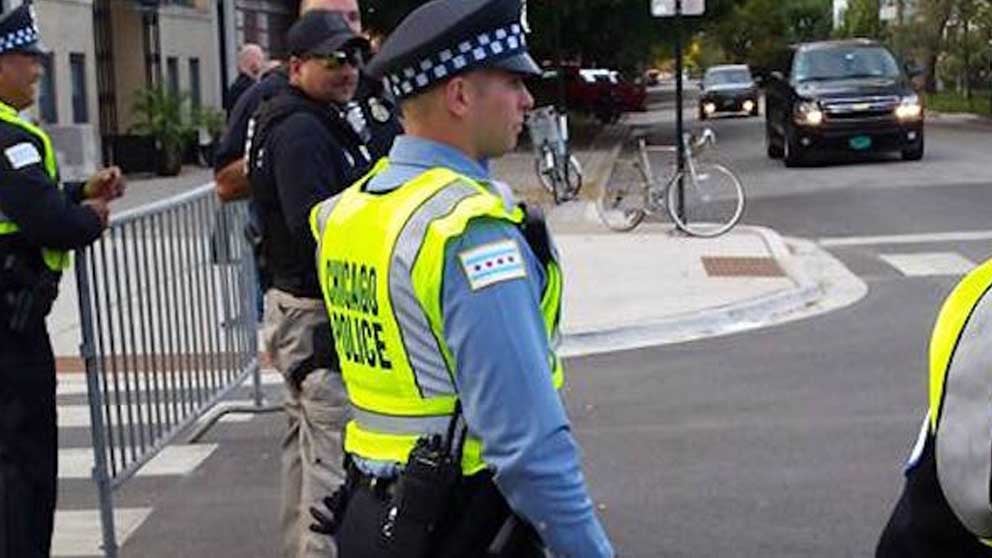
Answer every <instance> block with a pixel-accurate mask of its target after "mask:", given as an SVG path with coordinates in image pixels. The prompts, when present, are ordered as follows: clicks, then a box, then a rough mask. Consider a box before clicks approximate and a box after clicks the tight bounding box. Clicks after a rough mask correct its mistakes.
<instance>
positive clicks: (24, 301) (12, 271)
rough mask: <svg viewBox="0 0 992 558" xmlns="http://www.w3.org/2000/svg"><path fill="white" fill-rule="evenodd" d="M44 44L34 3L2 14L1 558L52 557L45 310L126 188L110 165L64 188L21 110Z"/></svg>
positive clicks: (47, 143)
mask: <svg viewBox="0 0 992 558" xmlns="http://www.w3.org/2000/svg"><path fill="white" fill-rule="evenodd" d="M45 50H46V49H45V48H44V46H42V45H41V44H40V43H39V37H38V26H37V22H36V21H35V16H34V10H33V8H32V7H31V6H29V5H23V6H21V7H19V8H17V9H15V10H13V11H11V12H9V13H7V14H6V15H5V16H4V17H3V18H2V19H0V558H38V557H47V556H48V555H49V552H50V547H51V539H52V525H53V520H54V513H55V482H56V472H57V470H58V467H57V463H56V459H57V455H58V453H57V451H58V450H57V442H56V424H55V358H54V356H53V355H52V347H51V344H50V342H49V339H48V332H47V330H46V328H45V316H46V315H47V314H48V312H49V310H50V309H51V306H52V303H53V302H54V301H55V297H56V295H57V294H58V284H59V277H60V275H61V273H62V271H63V270H65V269H66V268H67V267H68V266H69V256H68V254H67V251H68V250H73V249H77V248H82V247H84V246H86V245H88V244H90V243H91V242H93V241H94V240H96V239H97V238H99V236H100V234H101V233H102V231H103V229H104V228H105V227H106V226H107V218H108V213H109V211H108V203H109V202H110V201H111V200H112V199H114V198H116V197H119V196H120V195H121V194H122V193H123V186H124V183H123V180H122V179H121V174H120V170H119V169H117V168H112V169H105V170H103V171H100V172H99V173H97V174H96V175H95V176H94V177H93V178H91V179H90V180H89V181H88V182H87V183H86V184H84V185H76V186H66V187H65V188H62V187H61V185H60V183H59V175H58V169H57V168H56V162H55V151H54V150H53V149H52V142H51V140H49V138H48V135H47V134H46V133H45V132H44V131H42V130H41V129H39V128H38V127H36V126H35V125H33V124H31V123H30V122H28V121H27V120H25V119H24V118H22V117H21V116H20V114H19V111H21V110H24V109H26V108H28V107H29V106H30V105H31V104H33V103H34V98H35V94H36V91H35V84H36V83H37V82H38V79H39V77H40V76H41V64H40V60H39V57H41V56H43V55H45ZM84 200H85V201H84Z"/></svg>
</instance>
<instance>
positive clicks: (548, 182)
mask: <svg viewBox="0 0 992 558" xmlns="http://www.w3.org/2000/svg"><path fill="white" fill-rule="evenodd" d="M546 159H547V157H546V156H545V152H543V151H542V152H541V154H540V156H538V157H537V158H535V159H534V174H536V175H537V179H538V180H539V181H540V182H541V186H543V187H544V189H545V190H547V191H548V193H549V194H551V195H552V196H553V195H555V182H554V177H553V176H552V175H553V173H554V172H555V169H554V167H553V166H551V167H549V166H548V164H547V163H546V162H545V161H546Z"/></svg>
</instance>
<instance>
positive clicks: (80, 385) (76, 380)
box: [55, 372, 283, 395]
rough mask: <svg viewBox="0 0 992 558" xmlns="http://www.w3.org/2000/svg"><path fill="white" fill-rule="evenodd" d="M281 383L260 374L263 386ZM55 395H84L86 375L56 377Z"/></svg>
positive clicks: (274, 374)
mask: <svg viewBox="0 0 992 558" xmlns="http://www.w3.org/2000/svg"><path fill="white" fill-rule="evenodd" d="M132 381H133V380H132ZM142 381H143V380H142ZM282 383H283V378H282V375H281V374H279V373H278V372H263V373H262V385H263V386H274V385H282ZM242 385H245V386H251V385H252V379H251V378H248V379H247V380H245V382H244V384H242ZM132 388H133V386H132ZM144 392H145V389H144V385H143V384H142V389H141V390H139V391H138V393H144ZM55 393H56V394H58V395H86V375H85V374H60V375H59V377H58V384H57V385H56V387H55ZM132 393H134V392H132Z"/></svg>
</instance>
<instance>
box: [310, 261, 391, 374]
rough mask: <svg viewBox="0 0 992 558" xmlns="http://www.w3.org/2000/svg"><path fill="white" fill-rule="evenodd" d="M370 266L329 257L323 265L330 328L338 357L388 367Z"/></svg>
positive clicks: (389, 363) (373, 272)
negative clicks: (328, 304) (329, 309)
mask: <svg viewBox="0 0 992 558" xmlns="http://www.w3.org/2000/svg"><path fill="white" fill-rule="evenodd" d="M378 276H379V274H378V272H377V271H376V269H375V267H374V266H371V265H365V264H357V263H355V262H349V261H341V260H329V261H327V262H326V263H325V265H324V279H325V281H324V285H325V289H326V291H327V292H326V293H325V296H326V297H327V300H328V301H329V302H330V307H331V328H332V329H333V331H334V340H335V343H336V344H337V348H338V357H339V358H345V359H348V361H350V362H353V363H355V364H361V365H365V366H371V367H374V368H380V369H382V370H392V368H393V363H392V362H391V361H390V359H389V350H388V347H386V343H385V341H383V339H382V323H381V322H380V321H379V320H378V316H379V302H378V299H377V298H376V282H377V278H378Z"/></svg>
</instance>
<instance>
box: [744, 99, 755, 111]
mask: <svg viewBox="0 0 992 558" xmlns="http://www.w3.org/2000/svg"><path fill="white" fill-rule="evenodd" d="M744 110H746V111H748V112H751V111H752V110H754V101H752V100H751V99H748V100H746V101H744Z"/></svg>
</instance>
